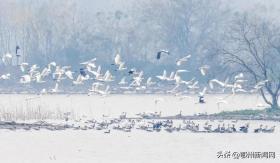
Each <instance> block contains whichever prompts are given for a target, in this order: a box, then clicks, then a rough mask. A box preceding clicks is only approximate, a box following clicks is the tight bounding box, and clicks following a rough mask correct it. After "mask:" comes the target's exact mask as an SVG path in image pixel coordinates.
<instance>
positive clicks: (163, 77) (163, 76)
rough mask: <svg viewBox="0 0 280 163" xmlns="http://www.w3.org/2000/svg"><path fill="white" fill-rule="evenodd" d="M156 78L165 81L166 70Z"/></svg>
mask: <svg viewBox="0 0 280 163" xmlns="http://www.w3.org/2000/svg"><path fill="white" fill-rule="evenodd" d="M156 77H157V78H159V79H160V80H166V79H167V76H166V70H163V73H162V75H158V76H156Z"/></svg>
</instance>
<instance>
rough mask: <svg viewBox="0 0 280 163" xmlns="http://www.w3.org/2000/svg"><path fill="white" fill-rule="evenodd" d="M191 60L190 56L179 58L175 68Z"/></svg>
mask: <svg viewBox="0 0 280 163" xmlns="http://www.w3.org/2000/svg"><path fill="white" fill-rule="evenodd" d="M190 58H191V55H187V56H185V57H183V58H180V59H178V60H177V61H176V65H177V66H181V65H182V64H183V63H184V62H187V61H188V60H189V59H190Z"/></svg>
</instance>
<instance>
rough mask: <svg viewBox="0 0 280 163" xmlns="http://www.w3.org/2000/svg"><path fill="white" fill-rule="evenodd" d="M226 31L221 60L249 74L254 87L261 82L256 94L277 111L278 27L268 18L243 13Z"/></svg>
mask: <svg viewBox="0 0 280 163" xmlns="http://www.w3.org/2000/svg"><path fill="white" fill-rule="evenodd" d="M229 29H230V30H229V31H228V33H226V36H225V41H224V46H223V48H221V49H220V50H221V51H220V52H221V53H220V54H222V59H223V61H224V62H225V63H228V64H230V65H232V67H234V68H239V69H240V70H241V71H243V72H245V73H247V74H248V75H250V77H251V78H252V81H253V83H254V84H257V83H259V82H261V81H265V82H264V85H263V87H261V88H260V89H259V92H260V94H261V95H262V97H263V99H264V101H265V102H266V103H267V104H269V105H270V106H271V108H272V109H279V105H278V97H279V94H280V92H279V91H280V66H279V63H280V29H279V26H276V25H275V24H273V22H272V21H269V20H268V19H264V18H260V17H257V16H249V15H248V14H243V15H236V17H235V18H234V20H233V22H232V24H231V26H230V28H229ZM235 71H236V70H235Z"/></svg>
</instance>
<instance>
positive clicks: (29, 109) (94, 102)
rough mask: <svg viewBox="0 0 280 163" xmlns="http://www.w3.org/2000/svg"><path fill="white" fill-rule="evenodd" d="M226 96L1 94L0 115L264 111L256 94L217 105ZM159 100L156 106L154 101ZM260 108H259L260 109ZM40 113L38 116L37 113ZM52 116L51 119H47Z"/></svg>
mask: <svg viewBox="0 0 280 163" xmlns="http://www.w3.org/2000/svg"><path fill="white" fill-rule="evenodd" d="M227 96H229V95H226V94H223V95H221V94H217V95H206V96H205V100H206V103H205V104H198V103H197V101H198V97H197V96H195V95H190V96H189V97H186V98H184V99H180V97H178V96H172V95H110V96H107V97H101V96H87V95H44V96H37V95H14V94H2V95H0V99H1V100H0V112H1V113H10V115H9V116H10V117H16V118H17V119H18V118H21V117H23V116H25V117H26V118H28V119H32V118H34V116H35V114H44V115H46V117H53V118H57V117H59V116H61V115H62V113H64V112H72V113H73V115H75V117H76V118H78V117H80V116H87V117H90V118H91V117H94V118H98V117H102V115H103V114H104V115H108V116H118V115H120V114H121V113H122V112H127V116H135V114H137V113H140V112H155V111H157V112H160V111H161V112H162V116H165V115H168V116H170V115H175V114H178V113H179V112H180V110H181V111H182V114H183V115H193V114H196V113H205V112H207V113H208V114H210V113H217V112H220V111H231V110H241V109H250V108H254V109H263V108H264V107H265V106H266V105H264V102H263V100H262V98H261V97H259V96H257V95H235V96H230V97H228V98H226V101H227V103H222V104H220V105H218V104H217V101H218V98H224V97H227ZM156 100H158V102H157V104H156V103H155V101H156ZM260 106H261V107H260ZM38 112H40V113H38ZM50 115H52V116H50Z"/></svg>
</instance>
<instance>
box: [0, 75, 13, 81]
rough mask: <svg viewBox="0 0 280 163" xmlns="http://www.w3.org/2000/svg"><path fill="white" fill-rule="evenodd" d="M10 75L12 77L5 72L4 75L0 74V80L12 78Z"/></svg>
mask: <svg viewBox="0 0 280 163" xmlns="http://www.w3.org/2000/svg"><path fill="white" fill-rule="evenodd" d="M10 77H11V74H9V73H8V74H3V75H1V76H0V80H1V79H2V80H9V79H10Z"/></svg>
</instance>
